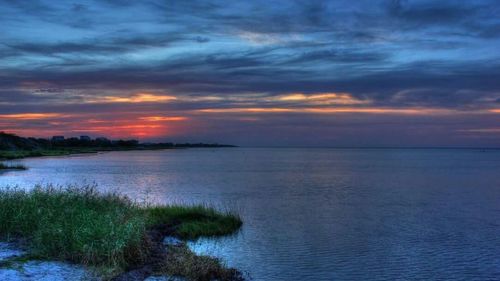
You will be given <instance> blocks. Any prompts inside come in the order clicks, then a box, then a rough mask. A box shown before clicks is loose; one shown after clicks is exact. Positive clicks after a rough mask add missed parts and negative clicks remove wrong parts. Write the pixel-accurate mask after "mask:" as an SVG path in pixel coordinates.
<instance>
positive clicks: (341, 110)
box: [198, 107, 452, 115]
mask: <svg viewBox="0 0 500 281" xmlns="http://www.w3.org/2000/svg"><path fill="white" fill-rule="evenodd" d="M198 112H204V113H317V114H336V113H371V114H409V115H429V114H446V113H451V112H452V111H450V110H446V109H425V108H404V109H397V108H355V107H350V108H348V107H343V108H282V107H270V108H267V107H253V108H216V109H200V110H198Z"/></svg>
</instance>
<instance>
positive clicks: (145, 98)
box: [90, 93, 177, 103]
mask: <svg viewBox="0 0 500 281" xmlns="http://www.w3.org/2000/svg"><path fill="white" fill-rule="evenodd" d="M176 99H177V98H176V97H174V96H168V95H155V94H150V93H137V94H135V95H132V96H129V97H116V96H105V97H101V98H98V99H96V100H91V101H90V102H94V103H99V102H105V103H141V102H167V101H172V100H176Z"/></svg>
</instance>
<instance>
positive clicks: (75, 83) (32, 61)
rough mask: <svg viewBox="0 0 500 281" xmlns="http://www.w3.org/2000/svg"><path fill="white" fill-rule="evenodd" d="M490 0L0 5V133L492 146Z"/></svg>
mask: <svg viewBox="0 0 500 281" xmlns="http://www.w3.org/2000/svg"><path fill="white" fill-rule="evenodd" d="M499 50H500V1H497V0H474V1H466V0H460V1H458V0H456V1H451V0H441V1H434V0H419V1H417V0H359V1H352V0H339V1H334V0H331V1H314V0H304V1H299V0H287V1H280V0H273V1H263V0H262V1H261V0H254V1H237V0H234V1H227V0H220V1H219V0H206V1H184V0H179V1H177V0H175V1H174V0H163V1H162V0H144V1H125V0H100V1H91V0H81V1H78V0H75V1H71V0H64V1H58V0H46V1H42V0H27V1H17V0H0V131H7V132H12V133H16V134H19V135H22V136H36V137H50V136H52V135H61V134H62V135H65V136H79V135H90V136H93V137H98V136H106V137H110V138H136V139H140V140H142V141H176V142H181V141H192V142H199V141H202V142H219V143H231V144H237V145H242V146H312V147H316V146H339V147H345V146H349V147H350V146H356V147H358V146H359V147H379V146H380V147H386V146H390V147H393V146H398V147H399V146H401V147H415V146H419V147H420V146H422V147H423V146H446V147H458V146H459V147H464V146H466V147H469V146H474V147H500V51H499Z"/></svg>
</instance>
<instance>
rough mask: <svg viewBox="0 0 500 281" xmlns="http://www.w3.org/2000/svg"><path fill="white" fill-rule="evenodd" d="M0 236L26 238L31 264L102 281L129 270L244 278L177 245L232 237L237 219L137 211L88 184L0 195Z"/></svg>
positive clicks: (190, 211)
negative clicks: (173, 240) (91, 273)
mask: <svg viewBox="0 0 500 281" xmlns="http://www.w3.org/2000/svg"><path fill="white" fill-rule="evenodd" d="M0 221H1V222H2V223H1V224H0V236H1V237H2V238H3V239H4V240H10V241H24V242H23V243H24V244H26V245H27V247H28V249H29V252H30V256H29V258H32V259H42V260H61V261H69V262H73V263H78V264H83V265H85V266H88V267H91V268H94V269H96V272H99V274H100V275H101V276H103V277H104V279H108V280H109V279H111V280H128V279H127V277H126V276H127V274H128V272H132V271H133V272H135V273H134V274H136V275H137V274H138V273H137V272H140V274H143V275H144V276H148V275H170V276H183V277H185V278H187V279H188V280H242V279H243V278H242V275H241V274H240V272H239V271H237V270H236V269H232V268H227V267H225V266H224V265H223V264H221V263H220V261H219V260H218V259H216V258H213V257H208V256H198V255H195V254H194V253H193V252H191V251H190V250H189V248H188V247H187V246H186V244H185V243H183V242H181V243H180V244H176V245H167V246H165V245H163V243H162V241H163V239H164V237H168V236H173V237H177V238H179V239H181V240H184V241H185V239H195V238H198V237H201V236H220V235H227V234H231V233H234V232H235V231H237V230H238V229H239V228H240V227H241V225H242V222H241V219H240V218H239V217H238V216H237V215H234V214H231V213H221V212H218V211H216V210H215V209H212V208H207V207H203V206H192V207H183V206H167V205H161V206H143V205H140V204H137V203H134V202H133V201H131V200H130V199H128V198H127V197H123V196H120V195H117V194H110V193H99V192H97V191H96V189H95V188H94V187H82V188H75V187H68V188H60V187H57V188H56V187H51V186H48V187H40V186H39V187H36V188H34V189H33V190H31V191H25V190H21V189H2V190H0Z"/></svg>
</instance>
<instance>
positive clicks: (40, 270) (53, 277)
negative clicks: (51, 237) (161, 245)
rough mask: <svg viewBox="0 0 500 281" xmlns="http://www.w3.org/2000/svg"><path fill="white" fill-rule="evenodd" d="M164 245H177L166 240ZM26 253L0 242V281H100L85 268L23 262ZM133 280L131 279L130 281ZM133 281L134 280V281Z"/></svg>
mask: <svg viewBox="0 0 500 281" xmlns="http://www.w3.org/2000/svg"><path fill="white" fill-rule="evenodd" d="M165 243H166V244H175V243H179V242H178V240H177V239H175V238H166V239H165ZM26 254H27V252H26V251H25V250H23V249H22V248H21V247H19V246H17V245H15V244H13V243H5V242H0V280H2V281H67V280H75V281H101V279H100V278H99V277H98V276H95V275H94V274H93V273H92V272H91V271H90V270H88V269H86V268H85V267H82V266H79V265H74V264H69V263H64V262H57V261H35V260H23V259H22V257H23V256H24V255H26ZM130 280H133V279H130ZM136 280H137V281H143V280H144V281H182V280H184V279H183V278H179V277H168V276H150V277H148V278H146V279H143V278H142V277H141V278H140V279H136ZM134 281H135V280H134Z"/></svg>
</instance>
